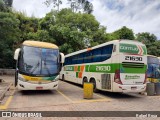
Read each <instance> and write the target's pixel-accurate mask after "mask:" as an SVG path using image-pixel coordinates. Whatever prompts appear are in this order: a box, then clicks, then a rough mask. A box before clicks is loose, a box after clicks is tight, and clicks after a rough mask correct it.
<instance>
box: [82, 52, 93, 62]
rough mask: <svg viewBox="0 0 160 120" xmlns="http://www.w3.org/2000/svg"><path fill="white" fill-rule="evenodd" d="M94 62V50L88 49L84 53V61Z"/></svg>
mask: <svg viewBox="0 0 160 120" xmlns="http://www.w3.org/2000/svg"><path fill="white" fill-rule="evenodd" d="M91 62H92V52H91V51H88V52H86V53H84V63H91Z"/></svg>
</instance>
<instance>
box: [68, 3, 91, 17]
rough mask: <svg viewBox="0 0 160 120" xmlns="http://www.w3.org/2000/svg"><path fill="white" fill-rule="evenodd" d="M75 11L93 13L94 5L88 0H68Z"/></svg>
mask: <svg viewBox="0 0 160 120" xmlns="http://www.w3.org/2000/svg"><path fill="white" fill-rule="evenodd" d="M68 1H69V3H70V6H71V9H72V11H73V12H78V11H83V12H84V13H88V14H91V13H92V12H93V5H92V3H90V2H89V1H88V0H68Z"/></svg>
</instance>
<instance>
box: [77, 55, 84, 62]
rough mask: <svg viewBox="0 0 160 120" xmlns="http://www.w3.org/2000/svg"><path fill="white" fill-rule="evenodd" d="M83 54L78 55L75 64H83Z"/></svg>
mask: <svg viewBox="0 0 160 120" xmlns="http://www.w3.org/2000/svg"><path fill="white" fill-rule="evenodd" d="M83 54H84V53H81V54H79V55H78V57H77V64H81V63H83Z"/></svg>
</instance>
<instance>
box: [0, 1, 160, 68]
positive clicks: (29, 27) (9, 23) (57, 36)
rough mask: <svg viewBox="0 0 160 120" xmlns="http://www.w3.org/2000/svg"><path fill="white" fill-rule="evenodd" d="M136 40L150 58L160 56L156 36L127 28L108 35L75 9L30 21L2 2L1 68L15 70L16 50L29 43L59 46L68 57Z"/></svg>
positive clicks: (0, 16) (0, 19) (89, 15)
mask: <svg viewBox="0 0 160 120" xmlns="http://www.w3.org/2000/svg"><path fill="white" fill-rule="evenodd" d="M53 1H57V0H52V2H53ZM78 2H86V0H78ZM87 4H88V3H87ZM135 38H136V39H137V40H139V41H141V42H144V43H145V44H146V46H147V48H148V53H149V54H152V55H157V56H160V41H158V40H157V38H156V36H155V35H154V34H150V33H138V34H137V35H136V36H134V33H133V31H132V29H129V28H127V27H125V26H124V27H122V28H120V29H119V30H116V31H114V32H112V33H106V27H104V26H101V25H100V23H99V22H98V21H97V20H96V19H95V17H94V16H93V15H92V14H88V12H85V13H81V12H74V11H73V10H72V9H62V10H60V11H57V10H55V11H54V10H52V11H51V12H49V13H48V14H46V16H45V17H44V18H35V17H27V16H26V15H25V14H24V13H21V12H13V11H11V9H10V7H7V5H5V2H4V1H2V0H0V50H1V52H0V56H1V58H0V62H1V63H2V64H0V68H13V67H14V66H15V63H14V60H13V54H14V50H15V49H16V48H18V47H20V45H21V43H22V42H23V41H24V40H27V39H33V40H40V41H45V42H51V43H54V44H57V45H58V46H59V48H60V51H61V52H63V53H64V54H68V53H71V52H74V51H78V50H81V49H84V48H87V47H90V46H95V45H98V44H101V43H104V42H107V41H110V40H114V39H130V40H134V39H135Z"/></svg>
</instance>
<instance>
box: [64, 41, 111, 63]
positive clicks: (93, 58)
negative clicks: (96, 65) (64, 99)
mask: <svg viewBox="0 0 160 120" xmlns="http://www.w3.org/2000/svg"><path fill="white" fill-rule="evenodd" d="M112 49H113V44H111V45H107V46H104V47H100V48H97V49H94V50H91V51H87V52H84V53H80V54H78V55H75V56H72V57H68V58H66V60H65V64H66V65H70V64H82V63H92V62H102V61H105V60H107V59H109V58H110V57H111V55H112Z"/></svg>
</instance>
